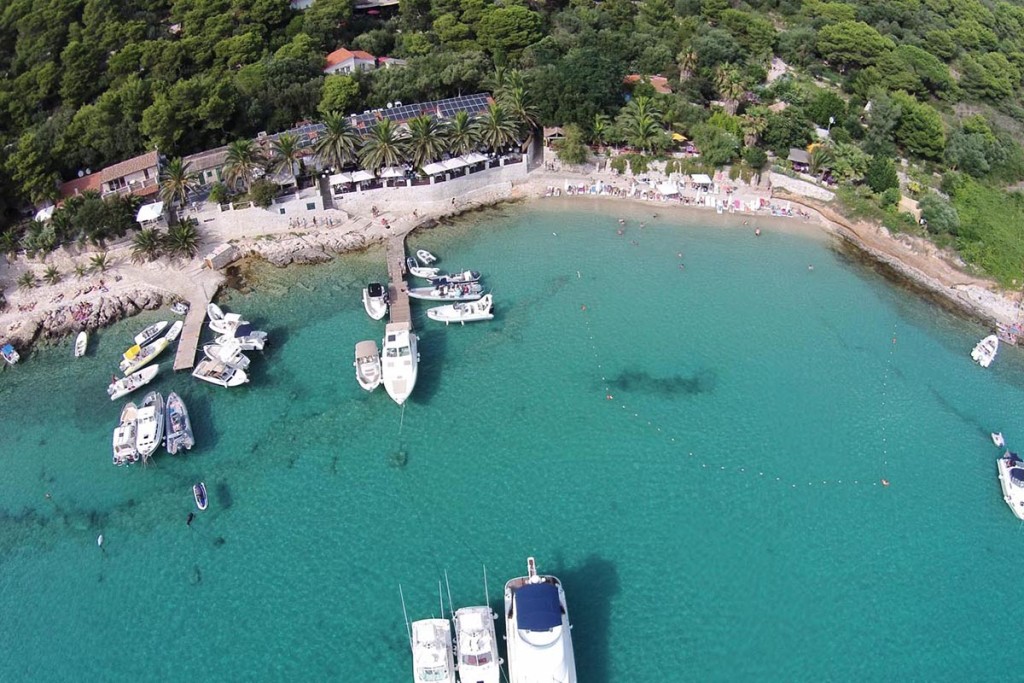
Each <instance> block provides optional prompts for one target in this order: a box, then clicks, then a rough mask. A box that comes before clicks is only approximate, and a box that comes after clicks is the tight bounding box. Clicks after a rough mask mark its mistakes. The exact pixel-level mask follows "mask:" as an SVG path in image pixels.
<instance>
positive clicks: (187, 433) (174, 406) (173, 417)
mask: <svg viewBox="0 0 1024 683" xmlns="http://www.w3.org/2000/svg"><path fill="white" fill-rule="evenodd" d="M165 431H166V432H167V438H166V443H165V444H164V445H165V447H166V448H167V452H168V453H170V454H171V455H177V453H178V450H179V449H181V448H184V449H185V450H191V449H192V447H193V446H195V445H196V440H195V438H193V436H192V422H191V421H190V420H189V419H188V408H186V407H185V402H184V401H182V400H181V397H180V396H178V395H177V394H176V393H174V392H173V391H172V392H171V393H170V394H168V395H167V422H166V427H165Z"/></svg>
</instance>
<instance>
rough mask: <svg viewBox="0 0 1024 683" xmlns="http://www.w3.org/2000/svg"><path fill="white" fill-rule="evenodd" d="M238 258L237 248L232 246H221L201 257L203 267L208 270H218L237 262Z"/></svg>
mask: <svg viewBox="0 0 1024 683" xmlns="http://www.w3.org/2000/svg"><path fill="white" fill-rule="evenodd" d="M239 256H240V254H239V253H238V247H236V246H235V245H233V244H222V245H220V246H219V247H217V248H216V249H214V250H213V251H211V252H210V253H209V254H207V255H206V256H205V257H203V265H204V266H206V267H207V268H209V269H210V270H220V269H221V268H224V267H226V266H229V265H231V264H232V263H234V262H235V261H237V260H238V258H239Z"/></svg>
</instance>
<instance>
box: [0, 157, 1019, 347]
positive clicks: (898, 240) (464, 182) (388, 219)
mask: <svg viewBox="0 0 1024 683" xmlns="http://www.w3.org/2000/svg"><path fill="white" fill-rule="evenodd" d="M513 174H515V176H518V177H513V178H514V179H509V178H510V176H513ZM720 182H721V185H728V186H731V187H733V188H734V191H733V192H732V193H731V194H726V193H724V192H720V193H717V194H712V195H708V196H710V197H713V198H715V199H718V200H725V199H728V200H729V201H730V202H732V201H734V200H737V199H738V200H740V202H741V205H742V206H750V205H751V202H758V201H759V200H761V199H764V200H767V201H768V203H770V204H773V205H775V206H776V207H778V208H784V207H786V206H789V207H792V208H793V210H794V212H795V211H796V210H797V209H801V210H802V211H803V212H804V213H805V216H804V217H800V218H790V219H787V221H786V222H787V223H789V224H790V225H792V226H793V227H794V228H796V227H797V225H801V226H811V225H815V226H818V229H822V228H824V229H825V230H826V231H828V232H830V233H832V234H836V235H839V236H841V237H843V238H845V239H847V240H849V241H851V242H852V243H854V244H855V245H857V246H858V247H859V248H861V249H862V250H863V251H864V252H865V253H867V254H869V255H871V256H872V257H873V258H876V259H878V260H879V261H882V262H885V263H887V264H889V265H890V266H892V267H894V268H896V269H897V270H898V271H899V272H901V273H903V274H904V275H905V276H906V277H908V278H910V279H912V280H914V281H916V282H919V283H920V284H922V285H923V286H925V287H927V288H928V289H930V290H932V291H934V292H936V293H937V294H939V295H941V296H944V297H946V298H948V299H949V300H950V301H952V302H954V303H955V304H956V305H958V306H959V307H961V308H962V309H964V310H965V311H967V312H969V313H971V314H972V315H975V316H976V317H980V318H982V319H984V320H986V321H988V322H991V323H995V322H1003V323H1008V322H1016V321H1017V320H1018V315H1019V310H1020V307H1019V303H1018V299H1019V296H1018V295H1017V294H1016V293H1009V292H1004V291H999V290H998V288H996V287H995V285H994V283H992V282H990V281H987V280H983V279H980V278H976V277H973V276H970V275H968V274H966V273H965V272H963V271H962V270H959V269H957V268H955V267H954V266H953V265H952V263H951V261H953V259H952V258H951V257H950V255H948V254H945V253H940V252H939V250H938V249H936V248H935V247H934V245H932V244H931V243H930V242H927V240H923V239H920V238H913V237H909V236H906V235H901V236H897V237H893V236H891V235H889V233H888V231H886V230H885V229H884V228H881V227H880V226H872V225H866V224H856V225H851V224H849V223H848V222H846V221H845V219H842V217H840V216H838V215H837V214H834V213H833V212H830V211H829V210H828V208H827V207H822V206H820V205H818V204H816V203H814V202H804V201H802V200H800V199H799V198H797V197H789V196H786V197H773V196H772V192H771V189H770V185H769V183H767V182H766V181H765V182H762V183H761V184H760V185H745V184H743V183H742V182H740V181H731V180H727V179H723V180H721V181H720ZM632 183H633V181H632V179H630V178H626V177H623V176H619V175H616V174H614V173H613V172H608V171H601V172H589V173H572V172H568V171H551V170H539V169H538V170H534V171H532V172H530V173H529V174H528V175H527V174H526V173H525V165H523V168H522V169H521V170H520V169H510V168H508V167H504V168H499V169H493V172H492V171H483V172H480V173H476V174H471V175H469V176H465V177H461V178H457V179H453V180H451V181H448V182H447V183H443V184H438V185H430V186H422V187H414V188H385V189H382V190H374V191H370V192H365V193H352V194H349V195H345V197H344V198H343V199H342V200H341V201H340V202H339V204H340V206H341V207H342V209H341V210H339V209H328V210H320V211H307V212H302V213H301V214H296V213H293V214H291V215H280V214H277V213H274V212H272V211H268V210H263V209H255V208H250V209H239V210H234V211H227V212H223V213H221V212H220V211H219V209H218V208H217V207H216V206H210V207H201V208H200V209H199V210H198V211H190V212H189V215H191V216H194V217H195V218H196V219H197V222H198V225H199V233H200V239H201V245H200V250H199V256H198V257H197V258H194V259H190V260H187V261H185V260H181V259H177V260H169V259H168V258H166V257H163V258H161V259H158V260H157V261H155V262H150V263H141V264H140V263H133V262H132V260H131V243H130V241H129V240H125V241H122V242H121V243H120V244H118V245H115V246H112V247H111V248H110V249H109V250H108V256H109V260H110V262H111V264H112V265H111V267H110V269H109V270H108V271H107V272H106V273H104V274H91V275H88V276H86V277H84V278H81V279H79V278H77V277H76V276H75V275H74V268H75V264H78V263H80V264H83V265H85V266H88V263H89V258H90V256H92V255H93V254H96V253H98V252H99V251H100V250H99V249H96V248H91V247H90V248H84V249H77V248H71V249H66V248H62V249H59V250H57V251H56V252H54V253H52V254H50V255H48V256H47V257H46V259H45V261H42V262H40V261H37V260H33V261H31V262H30V261H28V260H27V259H26V258H25V257H24V256H19V257H18V258H16V259H14V261H13V262H10V263H7V262H3V263H0V283H2V285H3V287H4V294H5V296H6V298H7V308H6V309H5V310H4V311H3V312H2V313H0V342H3V341H5V340H6V339H7V338H10V337H12V335H14V336H15V337H17V336H18V335H17V331H18V330H19V329H21V328H22V327H23V325H25V323H31V322H34V323H38V322H39V321H41V320H42V319H43V318H44V317H45V316H46V315H47V314H50V313H53V312H55V311H59V310H60V309H62V308H66V307H69V306H71V305H74V304H78V303H80V302H90V303H92V304H93V306H99V305H100V304H102V301H103V299H104V298H109V297H116V296H129V295H134V294H138V293H145V292H154V293H159V294H160V295H161V296H162V297H163V298H164V299H165V300H167V299H174V298H179V299H183V300H186V301H189V302H203V303H205V301H206V300H207V299H208V296H209V295H212V293H213V292H215V291H216V289H217V288H218V287H220V286H221V284H223V282H224V275H223V274H222V273H220V272H218V271H211V270H209V269H207V268H204V267H203V262H202V256H203V255H204V254H207V253H209V252H210V251H211V250H212V249H213V248H214V247H216V246H217V245H220V244H223V243H225V242H231V243H233V244H235V245H236V246H237V247H238V248H239V249H240V250H241V251H242V253H243V254H244V255H255V256H260V257H263V258H266V259H267V260H269V261H271V262H280V263H287V262H289V261H290V260H291V255H294V254H297V253H299V252H306V253H308V252H309V251H311V250H312V251H314V252H316V251H319V252H322V254H320V255H322V256H323V257H324V258H328V257H330V256H333V254H335V253H341V252H344V251H352V250H359V249H363V248H365V247H367V246H369V245H371V244H373V243H377V242H381V241H383V240H385V239H386V238H387V237H390V236H392V235H395V234H398V235H405V234H408V233H409V232H411V231H412V230H414V229H415V228H416V227H418V226H420V225H422V224H424V223H426V222H427V221H430V220H431V219H433V220H437V219H440V218H445V217H451V216H455V215H458V214H460V213H463V212H465V211H468V210H473V209H476V208H480V207H484V206H489V205H493V204H497V203H500V202H503V201H508V200H514V199H524V198H543V197H544V196H545V195H546V194H547V193H548V191H549V189H551V188H557V189H558V190H560V191H561V198H562V199H563V200H564V201H566V202H586V201H590V200H599V201H617V202H629V203H631V204H632V205H634V206H645V207H650V208H651V209H652V210H654V211H655V212H657V211H660V210H669V211H673V212H687V213H688V214H689V215H694V213H693V212H695V211H698V210H701V209H704V211H701V213H702V214H704V215H705V217H706V218H710V217H709V216H707V209H713V208H714V204H713V203H712V205H711V206H707V207H705V206H694V205H686V204H684V203H682V202H681V201H679V200H678V199H672V200H670V201H667V200H664V199H637V198H633V197H614V196H611V195H610V194H598V195H590V194H587V195H579V196H569V195H567V193H566V190H565V188H566V187H567V186H569V185H574V186H581V185H582V186H584V187H587V188H589V187H591V186H593V185H598V184H603V185H604V186H606V187H609V188H610V187H617V188H619V189H620V191H623V192H624V191H626V190H628V189H629V188H630V187H631V185H632ZM651 184H652V185H654V184H655V180H654V179H652V180H651ZM680 188H681V190H682V192H683V194H684V196H691V197H696V196H697V193H696V191H694V190H693V189H692V188H689V187H683V186H682V185H681V186H680ZM559 204H561V202H559ZM374 209H377V215H376V216H375V215H374V213H373V212H374ZM824 214H828V215H824ZM770 215H771V214H770V212H768V211H736V212H734V213H732V212H726V213H724V214H723V215H722V216H716V217H715V219H714V220H711V221H710V222H711V223H712V224H718V225H721V224H723V223H732V224H733V225H735V224H737V223H739V222H740V221H750V222H751V230H752V229H753V221H758V222H759V224H760V225H768V224H771V225H772V226H773V227H772V229H776V227H775V226H779V225H781V222H780V221H781V219H778V220H770V221H769V217H770ZM314 219H315V220H316V223H315V224H314V223H313V220H314ZM719 219H721V220H719ZM318 260H323V259H318ZM49 265H54V266H56V267H57V268H58V270H59V271H60V272H61V274H62V280H61V281H60V282H59V283H57V284H53V285H51V284H40V286H38V287H36V288H33V289H19V288H18V286H17V284H16V282H17V279H18V278H19V277H20V276H21V275H22V273H24V272H25V271H27V270H31V271H33V272H34V273H35V274H36V275H37V276H39V277H40V278H41V277H42V274H43V271H44V270H45V269H46V267H47V266H49ZM101 283H102V285H101ZM86 290H88V291H86ZM25 326H26V327H31V325H25ZM35 327H38V325H35ZM20 341H21V343H23V344H24V343H28V342H30V341H31V340H26V339H20Z"/></svg>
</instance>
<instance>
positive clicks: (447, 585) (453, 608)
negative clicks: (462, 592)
mask: <svg viewBox="0 0 1024 683" xmlns="http://www.w3.org/2000/svg"><path fill="white" fill-rule="evenodd" d="M444 587H445V588H446V589H448V611H450V612H451V613H452V616H453V617H454V615H455V603H453V602H452V587H451V584H449V583H448V570H447V569H445V570H444ZM442 612H443V610H442ZM441 616H442V617H444V614H442V615H441Z"/></svg>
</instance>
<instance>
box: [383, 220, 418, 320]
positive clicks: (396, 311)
mask: <svg viewBox="0 0 1024 683" xmlns="http://www.w3.org/2000/svg"><path fill="white" fill-rule="evenodd" d="M385 252H386V254H387V264H388V304H389V309H390V311H391V322H393V323H409V326H410V329H411V327H412V313H411V312H410V310H409V285H408V284H407V283H406V281H405V237H404V236H400V235H395V236H393V237H389V238H388V241H387V247H386V250H385Z"/></svg>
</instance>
